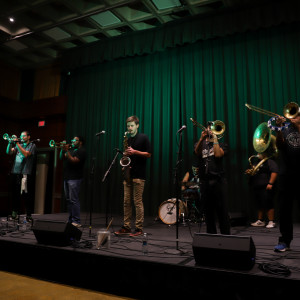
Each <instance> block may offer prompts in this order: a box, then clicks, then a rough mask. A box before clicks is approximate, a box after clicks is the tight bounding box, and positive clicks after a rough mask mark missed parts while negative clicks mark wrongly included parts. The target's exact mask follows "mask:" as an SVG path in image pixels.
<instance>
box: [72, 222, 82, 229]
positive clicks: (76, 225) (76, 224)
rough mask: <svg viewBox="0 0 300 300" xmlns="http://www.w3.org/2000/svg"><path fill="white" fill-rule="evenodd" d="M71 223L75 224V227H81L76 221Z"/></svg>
mask: <svg viewBox="0 0 300 300" xmlns="http://www.w3.org/2000/svg"><path fill="white" fill-rule="evenodd" d="M72 225H73V226H75V227H77V228H80V227H81V224H78V223H75V222H73V223H72Z"/></svg>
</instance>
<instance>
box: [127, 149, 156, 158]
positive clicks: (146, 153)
mask: <svg viewBox="0 0 300 300" xmlns="http://www.w3.org/2000/svg"><path fill="white" fill-rule="evenodd" d="M125 155H128V156H130V155H138V156H142V157H146V158H149V157H151V153H149V152H142V151H139V150H135V149H133V148H132V147H128V148H127V149H126V151H125Z"/></svg>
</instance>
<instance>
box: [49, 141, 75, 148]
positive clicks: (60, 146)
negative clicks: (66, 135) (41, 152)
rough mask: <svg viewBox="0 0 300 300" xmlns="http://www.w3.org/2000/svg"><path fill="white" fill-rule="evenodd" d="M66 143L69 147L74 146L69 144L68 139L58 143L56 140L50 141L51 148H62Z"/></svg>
mask: <svg viewBox="0 0 300 300" xmlns="http://www.w3.org/2000/svg"><path fill="white" fill-rule="evenodd" d="M65 145H67V146H68V148H69V149H70V148H72V146H71V145H69V144H67V142H66V141H62V142H59V143H57V142H55V141H54V140H51V141H50V142H49V146H50V148H60V149H62V148H63V147H64V146H65Z"/></svg>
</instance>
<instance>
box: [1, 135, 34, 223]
mask: <svg viewBox="0 0 300 300" xmlns="http://www.w3.org/2000/svg"><path fill="white" fill-rule="evenodd" d="M6 153H7V154H8V155H15V160H14V164H13V167H12V170H11V188H12V218H13V219H16V218H17V217H18V213H19V212H21V207H20V204H21V200H22V198H23V199H24V202H25V209H26V218H27V221H32V217H31V214H32V213H33V208H34V192H35V168H36V145H35V144H34V143H32V142H31V141H30V133H29V131H22V133H21V135H20V139H18V138H17V137H14V138H13V139H9V142H8V145H7V149H6Z"/></svg>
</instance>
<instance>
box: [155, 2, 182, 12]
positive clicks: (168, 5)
mask: <svg viewBox="0 0 300 300" xmlns="http://www.w3.org/2000/svg"><path fill="white" fill-rule="evenodd" d="M152 2H153V3H154V5H155V6H156V7H157V9H159V10H160V9H168V8H172V7H178V6H181V3H180V1H179V0H152Z"/></svg>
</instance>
